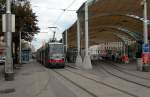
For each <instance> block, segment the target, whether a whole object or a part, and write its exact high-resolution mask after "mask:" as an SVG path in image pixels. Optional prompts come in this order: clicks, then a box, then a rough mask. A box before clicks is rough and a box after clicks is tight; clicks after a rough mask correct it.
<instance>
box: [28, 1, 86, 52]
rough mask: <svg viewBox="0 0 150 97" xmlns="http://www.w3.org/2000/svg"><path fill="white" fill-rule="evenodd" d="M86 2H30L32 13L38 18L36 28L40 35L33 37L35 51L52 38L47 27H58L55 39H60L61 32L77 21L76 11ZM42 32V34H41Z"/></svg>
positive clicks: (50, 31)
mask: <svg viewBox="0 0 150 97" xmlns="http://www.w3.org/2000/svg"><path fill="white" fill-rule="evenodd" d="M85 1H86V0H31V6H32V9H33V11H34V12H35V13H36V15H37V16H38V18H37V19H38V20H39V22H38V26H39V27H40V32H41V33H40V34H37V35H35V37H34V39H33V41H32V45H34V47H35V48H36V49H37V48H39V47H40V46H41V45H42V43H44V42H47V41H48V40H49V38H52V36H53V33H52V30H54V29H49V28H48V27H54V26H56V27H58V29H56V38H57V39H60V38H61V37H62V32H63V31H64V30H65V29H67V28H68V27H70V26H71V25H72V24H73V23H74V22H75V21H76V19H77V16H76V11H64V10H61V9H67V10H77V9H78V8H79V7H80V6H81V5H82V4H83V3H84V2H85ZM42 32H43V33H42Z"/></svg>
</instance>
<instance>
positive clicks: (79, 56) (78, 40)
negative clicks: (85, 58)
mask: <svg viewBox="0 0 150 97" xmlns="http://www.w3.org/2000/svg"><path fill="white" fill-rule="evenodd" d="M77 48H78V49H77V58H76V65H77V66H78V67H81V65H82V58H81V55H80V21H79V18H78V19H77Z"/></svg>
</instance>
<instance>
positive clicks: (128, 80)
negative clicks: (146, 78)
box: [101, 64, 150, 89]
mask: <svg viewBox="0 0 150 97" xmlns="http://www.w3.org/2000/svg"><path fill="white" fill-rule="evenodd" d="M105 65H107V66H109V67H111V66H110V65H108V64H105ZM101 67H102V68H103V70H105V71H106V72H107V73H108V74H110V75H112V76H115V77H117V78H119V79H122V80H124V81H127V82H130V83H133V84H137V85H140V86H143V87H145V88H148V89H150V86H149V85H145V84H143V83H140V82H136V81H133V80H131V79H127V78H125V77H122V76H120V75H117V74H115V73H113V72H110V71H109V70H108V69H106V66H104V65H102V66H101ZM111 68H113V67H111ZM114 69H115V68H114ZM116 70H117V69H116ZM118 73H119V72H118ZM128 75H129V74H128ZM130 76H131V75H130ZM132 77H133V75H132Z"/></svg>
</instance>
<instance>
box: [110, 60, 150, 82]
mask: <svg viewBox="0 0 150 97" xmlns="http://www.w3.org/2000/svg"><path fill="white" fill-rule="evenodd" d="M110 64H111V63H110ZM111 66H112V67H113V68H114V69H116V70H118V71H120V72H123V73H125V74H127V75H131V76H134V77H138V78H141V79H145V80H149V81H150V78H145V77H142V76H138V75H136V74H133V73H129V72H128V71H127V70H122V69H123V68H121V67H119V66H117V65H115V64H111Z"/></svg>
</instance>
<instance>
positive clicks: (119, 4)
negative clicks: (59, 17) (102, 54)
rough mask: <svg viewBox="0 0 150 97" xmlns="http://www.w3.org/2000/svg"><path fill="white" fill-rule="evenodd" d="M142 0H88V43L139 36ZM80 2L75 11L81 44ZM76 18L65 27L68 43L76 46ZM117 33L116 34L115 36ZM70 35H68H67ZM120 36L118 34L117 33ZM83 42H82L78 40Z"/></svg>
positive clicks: (149, 23) (129, 38)
mask: <svg viewBox="0 0 150 97" xmlns="http://www.w3.org/2000/svg"><path fill="white" fill-rule="evenodd" d="M142 1H143V0H90V1H89V7H88V8H89V11H88V12H89V38H90V39H89V41H90V43H89V44H90V45H94V44H99V43H101V42H105V41H108V42H109V41H124V40H123V38H122V37H125V38H127V40H137V41H139V40H142V36H143V3H142ZM147 4H148V8H147V9H148V31H149V34H150V21H149V20H150V10H149V9H150V0H147ZM84 5H85V4H83V5H82V6H81V7H80V8H79V10H78V11H77V13H78V16H79V19H80V27H81V47H84V46H83V45H84V42H83V41H84V36H83V35H84V33H83V32H85V31H84ZM76 28H77V27H76V22H75V23H74V24H73V25H72V26H71V27H70V28H69V29H68V44H69V45H70V46H71V47H76V36H77V35H76V32H77V31H76ZM118 34H119V36H118ZM70 36H71V37H70ZM120 36H122V37H120ZM82 42H83V43H82Z"/></svg>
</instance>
